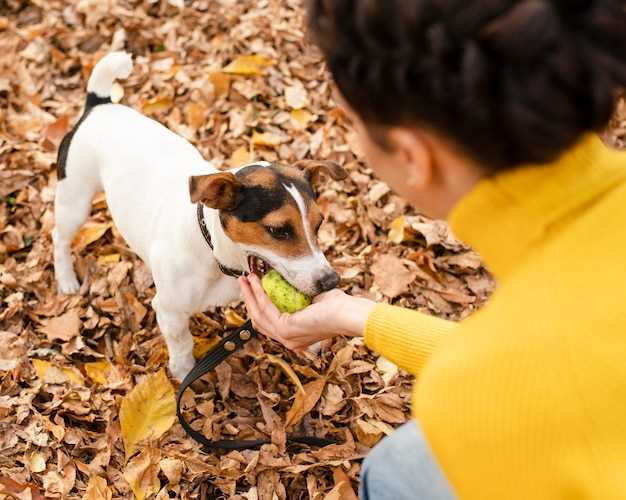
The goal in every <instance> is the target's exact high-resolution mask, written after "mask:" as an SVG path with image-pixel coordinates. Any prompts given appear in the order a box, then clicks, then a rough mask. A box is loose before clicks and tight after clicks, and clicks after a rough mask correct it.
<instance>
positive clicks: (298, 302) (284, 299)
mask: <svg viewBox="0 0 626 500" xmlns="http://www.w3.org/2000/svg"><path fill="white" fill-rule="evenodd" d="M261 285H263V290H265V293H267V296H268V297H269V298H270V300H271V301H272V302H273V303H274V305H275V306H276V307H277V308H278V310H279V311H280V312H283V313H295V312H298V311H300V310H301V309H304V308H305V307H306V306H308V305H309V304H310V303H311V298H310V297H308V296H306V295H304V294H303V293H302V292H300V291H299V290H298V289H297V288H295V287H294V286H292V285H291V283H289V282H288V281H287V280H286V279H285V278H283V277H282V276H281V275H280V273H279V272H278V271H276V270H275V269H272V270H271V271H270V272H268V273H266V274H265V276H263V279H262V280H261Z"/></svg>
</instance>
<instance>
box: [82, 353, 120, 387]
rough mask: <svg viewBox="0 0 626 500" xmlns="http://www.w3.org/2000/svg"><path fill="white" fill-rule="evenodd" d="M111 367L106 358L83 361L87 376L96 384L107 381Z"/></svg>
mask: <svg viewBox="0 0 626 500" xmlns="http://www.w3.org/2000/svg"><path fill="white" fill-rule="evenodd" d="M112 369H113V366H112V365H111V363H110V362H109V361H108V360H106V359H103V360H100V361H92V362H90V363H85V372H86V373H87V376H88V377H89V378H90V379H91V380H93V381H94V382H96V383H98V384H106V383H107V380H108V376H109V373H111V370H112Z"/></svg>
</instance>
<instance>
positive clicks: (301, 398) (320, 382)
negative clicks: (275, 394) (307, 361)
mask: <svg viewBox="0 0 626 500" xmlns="http://www.w3.org/2000/svg"><path fill="white" fill-rule="evenodd" d="M325 385H326V379H325V378H318V379H317V380H313V381H312V382H309V383H308V384H306V385H305V386H304V391H298V392H296V397H295V398H294V400H293V404H292V405H291V408H289V411H288V412H287V417H286V421H285V427H291V426H293V425H296V424H297V423H298V422H300V420H301V419H302V417H304V416H305V415H306V414H307V413H309V412H310V411H311V410H312V409H313V408H314V407H315V405H316V404H317V402H318V401H319V399H320V397H321V396H322V391H323V390H324V386H325Z"/></svg>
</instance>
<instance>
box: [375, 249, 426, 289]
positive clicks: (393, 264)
mask: <svg viewBox="0 0 626 500" xmlns="http://www.w3.org/2000/svg"><path fill="white" fill-rule="evenodd" d="M415 267H416V266H415V263H413V262H408V261H403V260H402V259H400V258H398V257H396V256H395V255H391V254H385V255H380V256H379V257H378V258H377V259H376V261H375V262H374V265H373V266H372V274H373V275H374V284H375V285H376V286H377V287H378V289H379V290H380V291H381V292H382V293H383V294H384V295H386V296H387V297H389V298H391V299H393V298H395V297H397V296H398V295H401V294H403V293H405V292H407V291H408V290H409V285H410V284H411V283H413V281H415V278H416V277H417V272H416V270H415Z"/></svg>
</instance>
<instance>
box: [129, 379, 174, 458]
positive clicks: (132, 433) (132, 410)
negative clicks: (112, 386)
mask: <svg viewBox="0 0 626 500" xmlns="http://www.w3.org/2000/svg"><path fill="white" fill-rule="evenodd" d="M175 420H176V400H175V397H174V388H173V387H172V384H171V383H170V381H169V380H168V378H167V375H166V374H165V370H163V369H161V370H159V371H158V372H156V373H153V374H151V375H148V377H146V379H145V380H143V382H141V383H140V384H138V385H136V386H135V388H134V389H133V390H132V391H131V392H130V393H128V394H127V395H126V396H124V399H122V405H121V407H120V426H121V429H122V439H123V440H124V449H125V451H126V459H127V460H128V458H129V457H130V456H131V455H132V454H133V452H134V451H135V449H136V448H137V444H138V443H140V442H141V441H143V440H145V439H158V438H159V437H161V436H162V435H163V434H164V433H165V432H167V431H168V429H169V428H170V427H171V426H172V425H173V424H174V421H175Z"/></svg>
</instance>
